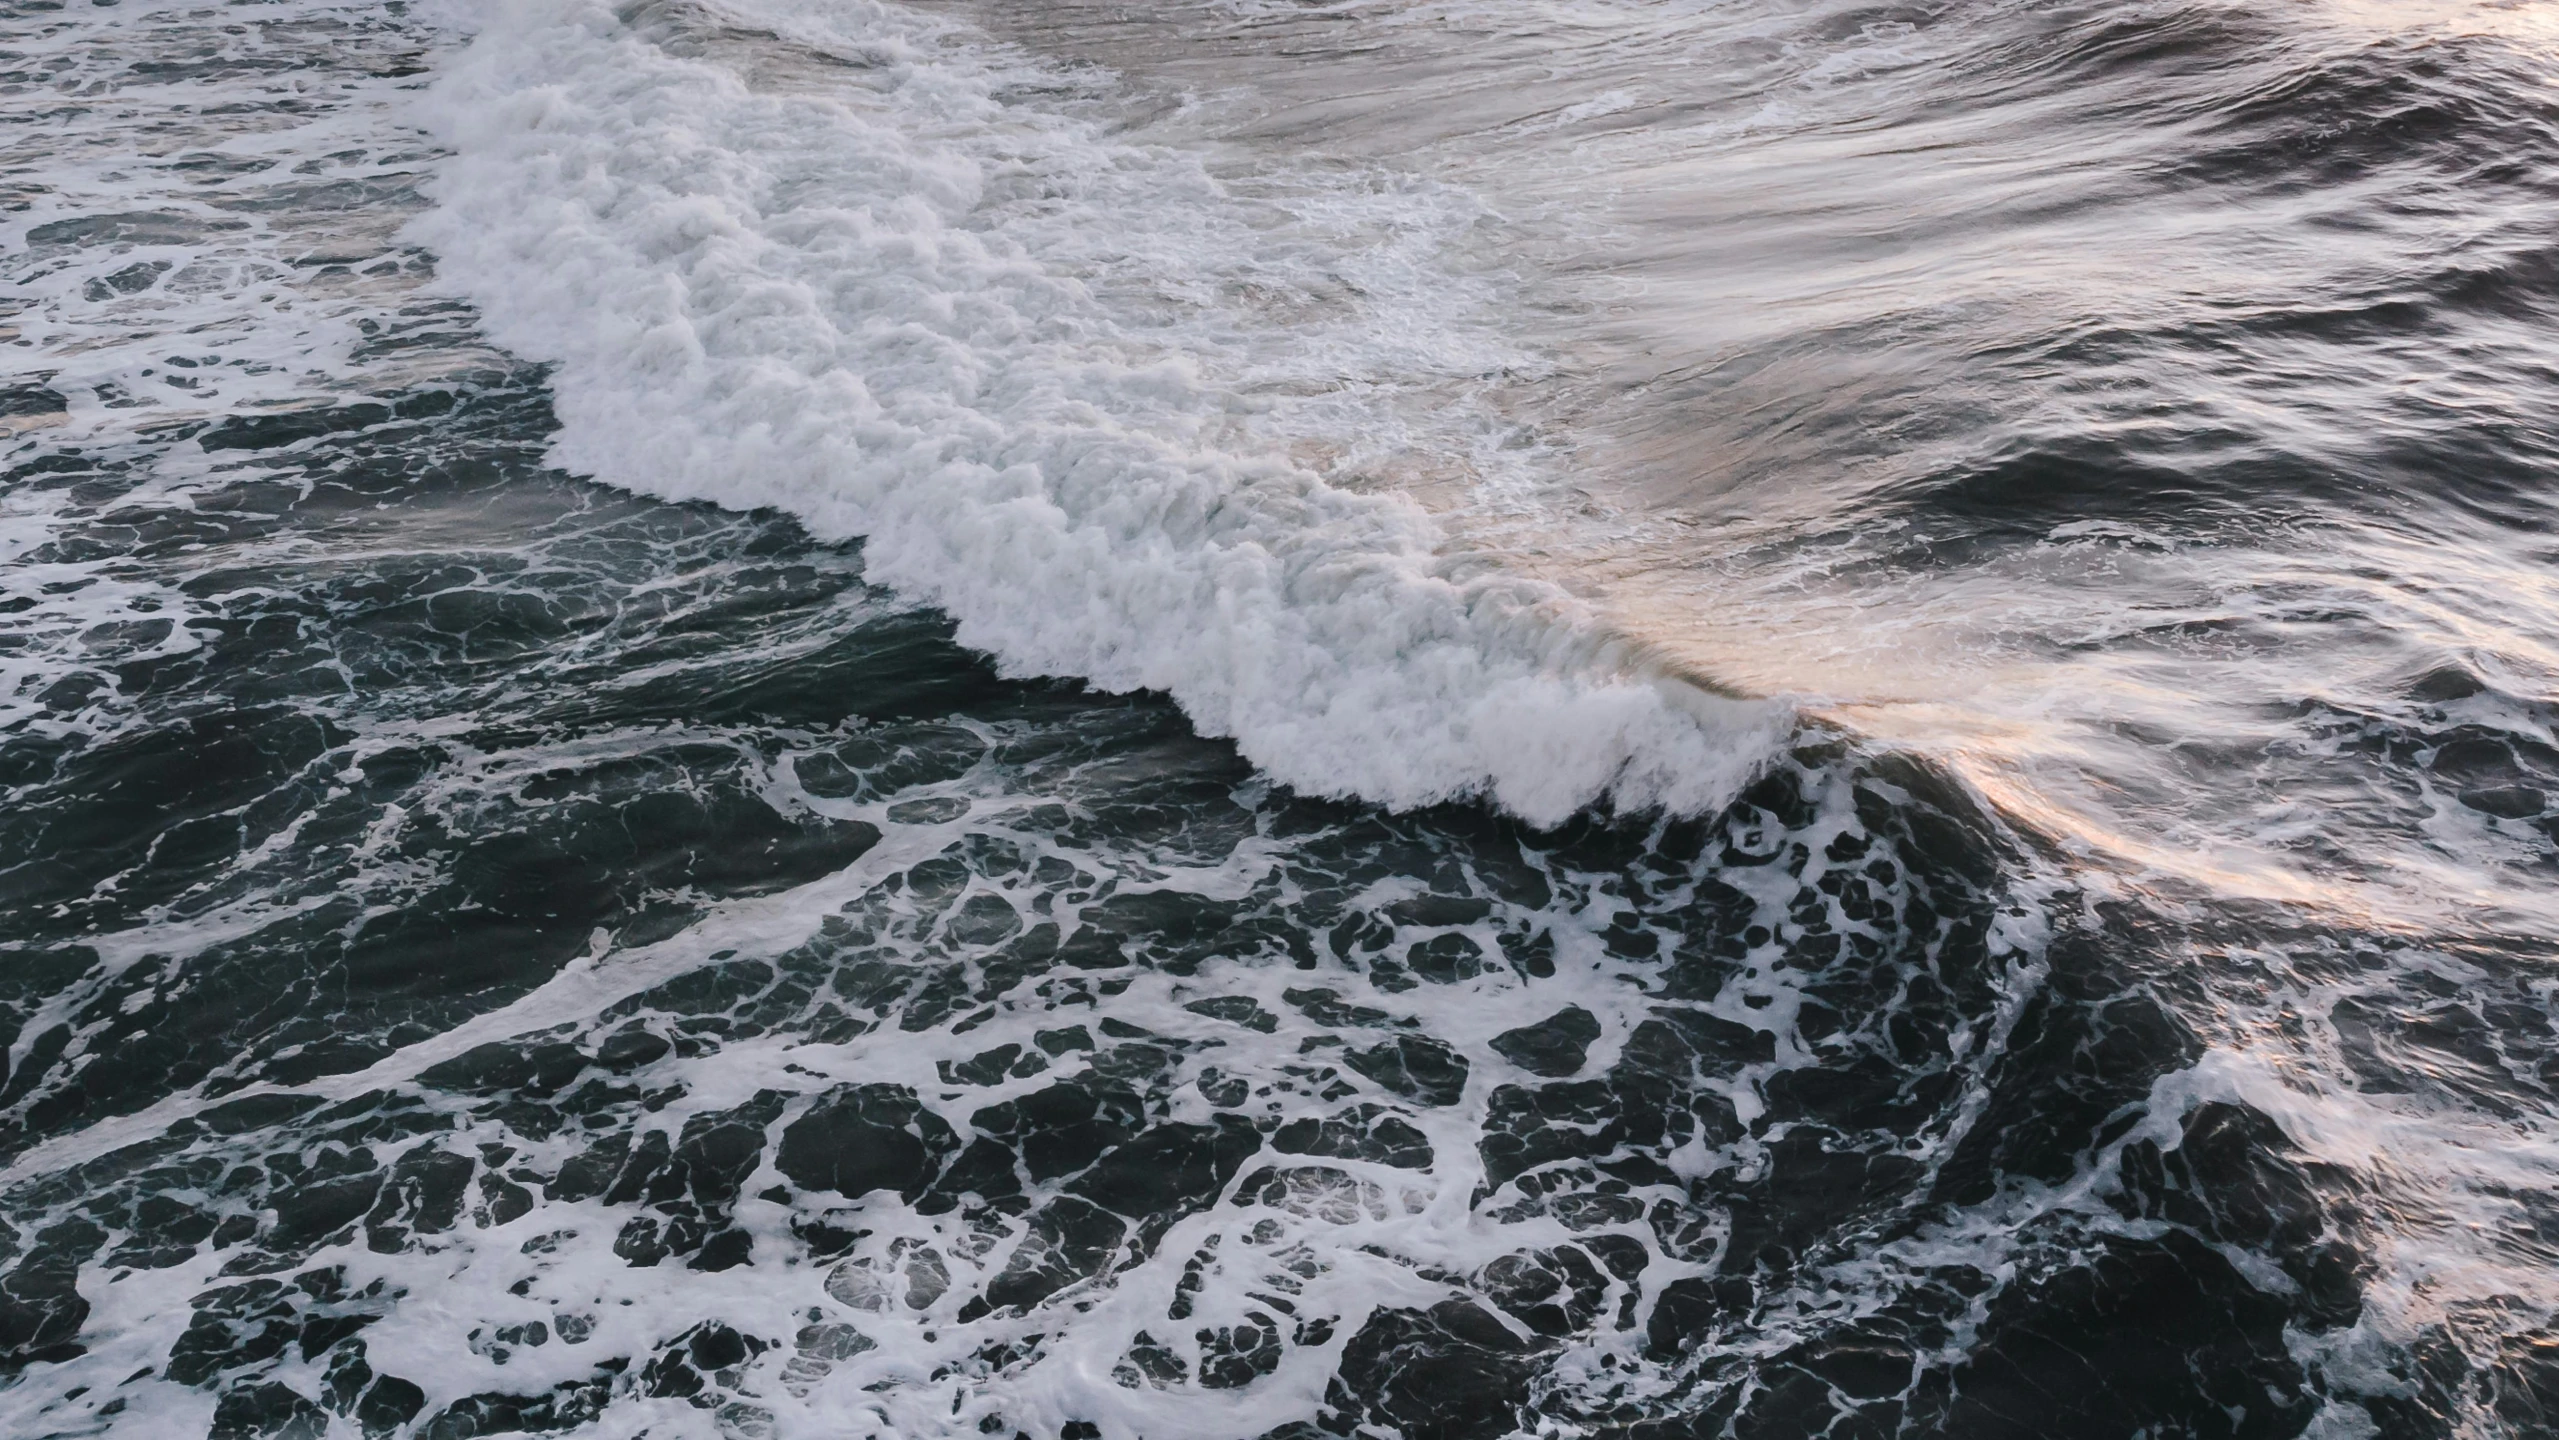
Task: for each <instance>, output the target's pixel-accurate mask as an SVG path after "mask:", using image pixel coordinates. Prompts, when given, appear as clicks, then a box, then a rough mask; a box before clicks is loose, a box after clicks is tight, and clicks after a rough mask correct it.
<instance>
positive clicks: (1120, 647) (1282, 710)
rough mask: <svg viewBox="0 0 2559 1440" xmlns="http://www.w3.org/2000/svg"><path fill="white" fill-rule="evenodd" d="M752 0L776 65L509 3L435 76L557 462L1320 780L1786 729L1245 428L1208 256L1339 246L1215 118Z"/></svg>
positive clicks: (920, 32) (1607, 793)
mask: <svg viewBox="0 0 2559 1440" xmlns="http://www.w3.org/2000/svg"><path fill="white" fill-rule="evenodd" d="M753 23H754V24H756V25H759V26H764V25H770V26H773V27H775V28H777V29H780V30H785V31H787V32H788V34H789V37H790V41H791V43H790V44H788V45H782V46H775V45H770V44H768V45H765V46H763V47H762V48H761V50H760V51H759V53H758V55H757V64H758V66H759V67H760V70H761V74H762V75H763V77H764V83H761V84H755V83H750V80H749V77H748V75H747V74H746V73H743V72H742V71H741V70H740V69H738V68H734V67H732V66H731V65H727V64H723V63H721V60H720V58H719V57H718V56H717V55H716V54H712V53H709V52H708V51H707V50H706V49H705V46H706V45H707V44H710V43H711V42H713V41H715V40H716V39H717V36H718V35H719V34H721V33H726V32H722V31H721V29H720V25H721V22H720V21H719V20H718V19H716V18H715V17H712V16H711V15H710V14H709V12H702V11H693V10H690V9H679V8H663V9H655V10H649V11H643V12H634V20H633V23H630V24H625V23H624V22H623V21H622V20H620V19H618V18H616V17H615V16H614V15H612V14H611V13H610V12H608V11H606V10H605V9H604V8H602V7H600V6H594V5H587V4H578V3H565V0H564V3H556V4H545V5H535V6H523V7H513V8H511V9H509V10H508V11H507V12H505V13H504V14H493V15H491V16H489V17H487V25H486V28H485V29H484V30H483V31H482V32H481V33H480V35H479V36H478V38H477V39H476V40H475V41H474V42H473V44H472V45H471V46H470V47H469V49H468V50H467V52H466V53H464V54H463V55H462V56H461V57H460V58H459V59H458V60H457V61H456V62H455V63H454V64H453V66H452V67H451V69H450V71H449V72H448V73H447V74H446V75H445V76H444V77H443V78H442V79H441V80H440V81H439V82H438V84H437V85H436V87H435V90H434V98H433V103H432V111H433V117H434V123H435V125H436V128H437V129H438V131H439V132H440V135H441V137H442V138H443V139H444V141H445V143H446V144H448V145H449V146H450V147H451V148H452V150H453V151H454V158H453V159H452V160H451V161H449V162H448V163H447V164H446V166H445V168H444V170H443V172H442V175H441V177H440V179H439V181H438V182H437V186H436V190H435V194H436V198H437V199H438V200H439V201H440V202H441V205H440V208H439V209H438V210H437V211H436V212H435V213H434V214H433V215H431V216H429V217H427V218H426V219H425V220H423V221H422V222H421V223H420V224H419V226H418V228H417V230H416V232H415V233H416V234H417V236H418V237H419V238H420V239H421V240H422V241H423V242H424V243H426V244H428V245H429V246H430V247H431V248H433V249H434V250H435V251H436V252H437V253H438V254H439V256H440V257H441V259H442V263H443V272H442V273H443V274H444V275H445V276H446V277H447V278H448V282H449V283H452V284H454V285H456V286H457V287H458V288H459V289H460V291H461V292H462V293H463V294H464V295H465V296H467V297H468V298H469V299H470V300H472V301H473V302H475V303H476V304H477V305H478V306H479V308H480V309H481V311H482V312H483V313H485V314H486V315H487V316H488V317H489V325H490V329H491V332H492V334H493V336H494V338H496V339H497V340H498V341H499V342H500V343H502V344H504V345H506V346H508V347H509V348H511V349H513V350H515V351H517V352H518V353H521V354H524V355H526V356H528V357H530V358H533V359H537V360H540V361H544V362H548V363H550V364H552V365H554V366H555V367H556V370H555V373H554V376H553V386H554V391H555V394H556V397H557V404H558V410H559V414H560V418H561V421H562V426H563V429H562V432H561V435H560V437H559V440H558V442H557V445H556V448H555V451H554V458H555V460H556V461H557V462H558V463H560V464H562V465H564V466H566V467H567V468H569V469H572V470H574V471H578V472H581V473H584V474H588V475H592V476H595V477H597V478H600V479H603V480H605V481H607V482H609V483H612V484H616V485H620V486H624V487H627V488H631V489H635V490H639V491H642V492H645V493H648V494H651V495H655V496H660V497H665V498H675V499H701V500H710V501H714V502H717V503H719V504H722V505H724V506H729V507H732V508H741V509H747V508H758V507H775V508H780V509H783V510H786V511H788V512H789V513H791V514H793V515H794V516H796V517H798V518H799V519H800V520H802V521H803V522H804V523H806V524H808V525H809V526H810V527H811V528H812V529H813V530H814V531H816V532H817V533H818V534H820V535H821V536H825V537H828V538H834V539H852V538H856V537H859V538H860V539H861V540H862V541H863V544H864V557H865V564H866V567H867V569H868V571H869V573H870V574H871V575H872V576H873V577H874V578H875V579H877V580H879V581H882V582H884V583H887V584H889V585H892V586H894V587H896V588H898V589H900V590H902V591H904V592H905V593H908V594H910V595H913V596H915V597H917V598H921V599H924V600H927V601H929V602H930V603H932V604H935V605H937V606H939V607H941V608H942V609H944V610H945V611H947V612H948V613H950V614H951V615H952V616H953V617H955V618H956V619H957V621H958V622H959V627H960V628H959V636H960V639H961V641H962V642H963V643H964V644H967V645H970V646H972V647H974V648H978V649H981V650H984V651H987V652H990V653H992V654H993V655H995V656H996V657H998V659H999V661H1000V662H1001V663H1002V665H1003V666H1004V668H1005V669H1006V670H1007V671H1008V672H1010V673H1015V674H1030V675H1053V676H1069V677H1076V678H1080V679H1082V680H1084V681H1087V682H1089V683H1091V684H1093V685H1095V686H1097V687H1100V688H1102V689H1105V690H1111V691H1125V690H1137V689H1147V690H1159V691H1163V692H1165V693H1168V694H1170V695H1171V696H1173V697H1174V698H1175V699H1176V700H1177V701H1178V702H1179V703H1180V704H1181V705H1182V707H1183V709H1184V710H1185V712H1186V713H1187V714H1188V715H1189V716H1190V718H1191V719H1192V721H1193V723H1194V724H1195V725H1197V726H1198V728H1199V729H1200V730H1201V731H1202V732H1203V733H1206V734H1210V735H1220V736H1232V737H1234V739H1235V741H1236V743H1237V744H1238V746H1239V748H1240V749H1241V750H1242V752H1243V753H1244V754H1245V755H1246V756H1247V757H1248V758H1249V759H1251V760H1252V761H1253V762H1254V763H1255V764H1256V765H1258V766H1259V767H1261V768H1262V769H1263V770H1265V771H1266V772H1268V773H1269V774H1271V775H1272V776H1273V777H1275V778H1276V779H1278V780H1280V781H1282V782H1284V783H1287V784H1289V785H1292V786H1295V787H1298V788H1300V789H1303V790H1306V791H1309V792H1311V793H1316V794H1323V795H1336V796H1339V795H1356V796H1360V797H1364V798H1367V799H1372V800H1376V801H1381V802H1384V803H1386V804H1388V805H1390V806H1396V807H1407V806H1413V805H1420V804H1427V803H1432V802H1436V801H1441V800H1446V799H1450V798H1455V797H1460V796H1470V795H1483V796H1486V797H1488V798H1490V799H1492V800H1493V801H1495V802H1497V803H1498V804H1500V805H1502V806H1503V807H1505V808H1507V809H1509V810H1512V811H1514V812H1515V813H1517V814H1519V815H1521V816H1523V817H1525V818H1528V819H1530V820H1532V821H1538V822H1543V823H1555V822H1560V821H1561V820H1563V819H1564V818H1566V817H1567V816H1569V815H1570V814H1572V813H1573V812H1574V811H1576V810H1577V809H1580V808H1581V807H1583V806H1585V805H1588V804H1590V803H1592V802H1594V801H1597V800H1600V799H1603V798H1607V799H1610V800H1613V801H1615V802H1616V803H1618V804H1620V805H1624V806H1630V807H1644V806H1653V805H1661V806H1668V807H1671V808H1673V809H1677V810H1682V811H1696V810H1704V809H1711V808H1713V807H1715V806H1717V805H1720V804H1721V803H1722V802H1723V801H1724V800H1726V799H1728V798H1729V797H1730V796H1731V795H1732V794H1733V793H1735V792H1736V791H1737V790H1738V788H1739V787H1740V785H1741V784H1742V783H1743V782H1744V781H1745V780H1746V779H1747V778H1748V776H1749V775H1750V774H1751V773H1752V772H1753V770H1754V768H1755V767H1756V766H1757V765H1758V764H1759V763H1760V762H1761V760H1762V759H1763V758H1764V757H1765V756H1767V755H1768V754H1769V753H1770V752H1771V747H1772V746H1773V744H1774V743H1775V742H1776V741H1777V739H1778V738H1779V737H1780V735H1781V733H1782V731H1783V730H1784V728H1785V723H1786V721H1785V715H1784V712H1783V710H1782V708H1781V707H1775V706H1768V705H1758V704H1751V703H1745V702H1739V701H1734V700H1730V699H1726V698H1723V697H1720V696H1716V695H1713V694H1710V693H1708V692H1706V691H1704V690H1702V689H1700V688H1698V687H1696V686H1694V685H1691V684H1689V683H1687V682H1686V681H1684V680H1681V679H1679V678H1677V677H1676V676H1674V675H1672V674H1670V673H1669V672H1668V671H1666V670H1664V669H1663V668H1661V667H1660V666H1658V665H1655V664H1652V663H1649V662H1648V661H1647V660H1646V658H1645V657H1644V656H1643V654H1642V653H1641V652H1640V650H1639V649H1638V648H1637V647H1635V646H1633V645H1630V644H1629V643H1628V642H1627V641H1626V640H1625V639H1624V638H1623V637H1622V636H1621V635H1619V634H1616V633H1613V632H1612V631H1611V630H1610V629H1609V628H1607V627H1606V626H1605V625H1603V624H1601V623H1600V622H1599V621H1598V620H1597V619H1596V618H1595V617H1594V616H1593V615H1592V614H1591V613H1590V612H1589V611H1588V610H1587V609H1586V608H1585V607H1583V606H1581V605H1580V604H1579V603H1577V602H1576V601H1575V600H1574V599H1573V598H1572V597H1571V596H1569V595H1568V594H1566V593H1565V592H1564V591H1563V590H1561V589H1559V588H1557V587H1554V586H1552V585H1547V584H1543V583H1539V582H1536V581H1533V580H1530V579H1526V578H1523V577H1522V576H1520V575H1517V574H1515V573H1509V572H1506V571H1504V570H1503V569H1501V568H1500V567H1498V566H1492V565H1487V564H1484V563H1482V562H1481V561H1477V560H1470V559H1468V558H1467V557H1466V556H1465V555H1464V554H1463V553H1462V552H1460V551H1458V550H1456V549H1454V548H1453V547H1450V546H1448V545H1446V544H1445V543H1444V540H1443V536H1442V535H1441V533H1440V532H1439V530H1438V528H1437V527H1436V526H1435V525H1434V524H1433V523H1432V521H1431V520H1430V519H1429V518H1428V516H1427V515H1426V514H1425V513H1424V512H1423V511H1422V509H1421V508H1420V507H1419V506H1418V505H1417V504H1415V503H1414V502H1413V501H1412V500H1410V499H1408V498H1405V497H1403V496H1401V495H1397V494H1391V493H1351V492H1349V491H1346V490H1345V489H1343V488H1341V487H1339V486H1336V485H1332V484H1328V483H1326V481H1325V480H1324V479H1322V478H1321V477H1319V476H1317V475H1316V474H1314V473H1312V472H1311V471H1310V470H1308V469H1307V468H1304V467H1303V466H1300V465H1298V464H1294V463H1291V462H1290V461H1289V460H1288V459H1286V458H1281V457H1279V456H1275V455H1274V454H1272V453H1270V447H1267V446H1265V445H1263V444H1260V443H1257V441H1256V439H1255V431H1254V418H1253V417H1254V414H1255V412H1257V411H1262V410H1267V409H1268V408H1270V403H1271V402H1270V401H1268V400H1267V399H1265V398H1261V397H1257V396H1256V395H1255V394H1253V393H1252V392H1251V389H1250V388H1249V387H1248V386H1246V385H1244V384H1241V383H1239V382H1238V379H1237V377H1236V376H1235V374H1233V373H1231V372H1232V371H1233V370H1236V369H1243V368H1248V365H1247V362H1248V361H1249V358H1250V357H1244V358H1241V359H1238V360H1237V362H1236V364H1235V365H1234V366H1231V367H1229V373H1220V370H1219V362H1220V361H1221V359H1222V358H1225V357H1224V356H1223V355H1222V354H1221V352H1222V351H1224V352H1234V351H1236V350H1237V345H1236V344H1234V343H1229V341H1228V340H1227V339H1226V338H1225V337H1226V336H1227V334H1228V333H1229V332H1231V331H1233V330H1235V329H1237V328H1239V327H1249V326H1250V324H1251V323H1252V317H1251V316H1249V315H1246V316H1243V317H1237V316H1235V315H1232V314H1229V313H1224V312H1221V311H1220V310H1218V309H1217V308H1216V306H1214V305H1212V304H1207V303H1204V300H1203V297H1214V296H1216V295H1219V294H1221V293H1231V292H1234V291H1237V290H1245V291H1250V290H1252V289H1254V288H1255V287H1257V286H1258V287H1260V288H1261V289H1263V290H1269V289H1272V288H1275V287H1276V288H1280V289H1283V290H1286V289H1289V288H1290V287H1296V288H1297V289H1298V290H1299V291H1301V292H1306V293H1305V294H1302V295H1301V296H1299V297H1298V298H1300V299H1309V298H1310V297H1312V298H1322V297H1315V296H1313V292H1314V291H1315V290H1317V289H1319V288H1320V286H1319V285H1317V283H1316V279H1315V278H1310V276H1312V277H1317V278H1320V275H1321V273H1322V272H1323V271H1324V269H1325V264H1324V262H1325V257H1323V256H1321V255H1320V254H1319V255H1318V256H1316V257H1315V259H1314V261H1313V262H1311V268H1309V269H1306V270H1302V271H1287V270H1279V269H1275V268H1274V265H1273V262H1272V261H1271V260H1270V259H1269V256H1270V253H1271V248H1272V247H1271V246H1270V243H1269V237H1268V236H1267V235H1266V233H1265V232H1266V231H1267V230H1268V228H1269V225H1270V223H1271V222H1270V220H1269V218H1268V217H1267V215H1264V216H1250V215H1246V214H1244V213H1242V212H1243V211H1244V208H1245V207H1243V206H1242V205H1240V204H1239V203H1238V202H1237V201H1236V200H1235V199H1233V198H1232V197H1230V196H1229V195H1227V194H1226V193H1225V192H1224V191H1223V189H1222V188H1221V187H1220V186H1219V184H1218V183H1217V182H1216V181H1215V180H1213V179H1212V178H1211V177H1210V176H1209V175H1208V174H1207V173H1206V172H1205V171H1204V170H1203V169H1202V168H1201V167H1200V166H1199V165H1198V164H1197V162H1196V161H1194V160H1192V159H1190V158H1188V157H1186V156H1184V155H1182V154H1180V153H1178V152H1173V151H1168V150H1162V149H1154V148H1149V147H1146V146H1142V145H1137V144H1132V143H1128V142H1125V141H1120V140H1116V139H1114V138H1112V137H1110V136H1108V135H1106V134H1104V133H1103V132H1102V131H1101V129H1100V127H1099V126H1098V125H1097V124H1096V123H1095V122H1093V121H1090V120H1083V119H1077V118H1074V117H1072V116H1071V115H1070V114H1068V113H1065V112H1064V111H1063V110H1062V109H1060V108H1052V107H1045V106H1040V105H1033V104H1022V103H1012V102H1013V98H1014V97H1019V96H1021V95H1024V94H1026V93H1029V94H1038V93H1041V92H1047V93H1049V94H1054V93H1055V92H1057V91H1058V90H1060V89H1061V88H1069V89H1071V86H1068V85H1067V82H1065V81H1064V80H1063V79H1062V78H1061V77H1060V76H1058V75H1057V74H1055V73H1053V72H1048V71H1044V70H1042V69H1041V68H1040V67H1038V66H1035V65H1032V64H1030V63H1028V62H1026V61H1021V60H1018V59H1013V58H1010V57H1006V56H1003V55H1000V54H996V53H992V52H989V51H987V50H985V49H983V48H972V47H970V46H969V45H967V44H964V43H961V42H960V41H958V40H955V39H954V38H953V37H952V36H950V35H949V34H948V33H945V32H944V31H943V30H942V28H941V27H938V26H935V25H931V24H929V23H927V22H924V21H922V20H920V19H918V18H917V17H915V16H913V15H910V14H906V13H904V12H901V11H897V10H894V9H890V8H885V7H858V8H854V9H845V10H840V11H839V12H837V13H836V14H834V15H830V16H828V17H826V18H824V19H821V18H819V17H818V16H816V15H814V14H794V13H792V12H790V11H789V10H788V9H787V8H783V7H776V8H775V9H774V10H773V11H772V12H770V13H766V14H758V15H757V16H755V17H754V18H753ZM857 35H858V37H859V38H858V39H856V38H854V37H855V36H857ZM680 51H683V52H687V53H679V52H680ZM810 57H814V58H813V59H812V58H810ZM794 65H800V66H803V67H805V66H809V65H823V66H825V67H827V71H828V74H827V79H828V80H829V82H830V83H829V84H828V85H826V86H800V87H794V86H792V85H790V84H789V83H788V79H787V77H788V72H789V71H790V70H791V69H792V67H793V66H794ZM776 74H779V75H781V76H782V77H783V78H782V79H781V80H780V81H775V80H774V79H773V78H772V77H773V76H774V75H776ZM1283 249H1284V247H1283ZM1425 280H1427V277H1425ZM1459 288H1461V289H1462V287H1459ZM1114 292H1115V293H1114ZM1106 293H1108V294H1109V295H1110V299H1111V301H1112V303H1110V304H1105V303H1102V300H1101V299H1100V298H1098V297H1100V296H1102V295H1104V294H1106ZM1132 301H1133V302H1134V303H1132ZM1310 303H1311V300H1310ZM1356 303H1357V302H1354V304H1355V306H1356ZM1123 317H1128V318H1123ZM1352 318H1353V319H1354V320H1355V321H1357V322H1361V323H1364V324H1367V325H1370V326H1373V327H1375V328H1379V329H1382V330H1384V331H1387V332H1389V333H1391V332H1393V331H1395V330H1396V329H1398V328H1399V327H1397V326H1396V325H1394V324H1393V323H1391V322H1392V320H1393V317H1392V316H1379V315H1376V314H1355V315H1354V316H1353V317H1352ZM1381 320H1383V321H1386V322H1389V323H1385V324H1382V325H1381V324H1379V322H1380V321H1381ZM1340 328H1344V329H1347V328H1349V327H1340ZM1391 358H1396V357H1390V359H1391ZM1340 361H1341V356H1340V355H1339V354H1338V353H1335V354H1329V355H1325V356H1321V357H1318V358H1317V359H1316V360H1315V361H1313V362H1311V363H1312V364H1313V366H1314V368H1315V370H1316V371H1317V372H1318V373H1316V374H1315V375H1314V377H1313V379H1312V381H1311V382H1309V383H1310V384H1312V385H1313V386H1314V387H1315V388H1319V389H1320V388H1322V387H1323V385H1324V384H1325V383H1326V377H1325V376H1324V374H1323V373H1321V372H1323V371H1324V370H1325V368H1326V367H1328V366H1337V365H1338V364H1339V363H1340ZM1267 378H1268V377H1265V379H1267ZM1279 378H1280V380H1282V381H1286V380H1288V379H1289V378H1291V377H1287V376H1282V377H1279ZM1333 383H1335V384H1338V383H1339V382H1338V380H1336V381H1334V382H1333ZM1265 388H1285V386H1284V385H1283V386H1280V387H1270V386H1266V387H1265ZM1239 422H1240V423H1239Z"/></svg>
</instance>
